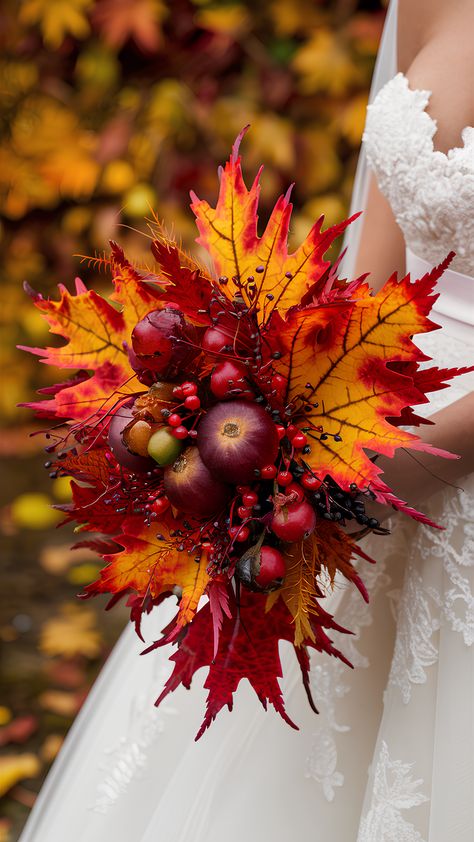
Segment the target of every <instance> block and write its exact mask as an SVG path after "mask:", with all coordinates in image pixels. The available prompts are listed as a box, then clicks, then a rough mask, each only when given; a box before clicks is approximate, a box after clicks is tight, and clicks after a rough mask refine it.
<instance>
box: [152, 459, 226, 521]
mask: <svg viewBox="0 0 474 842" xmlns="http://www.w3.org/2000/svg"><path fill="white" fill-rule="evenodd" d="M164 490H165V494H166V496H167V497H168V499H169V501H170V503H171V505H172V506H175V507H176V508H177V509H180V510H181V511H182V512H186V513H187V514H191V515H195V516H196V517H210V516H211V515H214V514H216V513H217V512H219V511H220V510H221V509H223V508H224V506H225V504H226V503H227V501H228V499H229V497H230V494H231V489H230V488H229V486H228V485H225V483H223V482H220V481H219V480H218V479H216V478H215V477H214V476H212V474H211V472H210V471H209V470H208V468H207V467H206V465H205V464H204V462H203V461H202V459H201V457H200V455H199V451H198V449H197V447H187V448H186V449H185V450H184V451H183V452H182V453H181V455H180V456H179V457H178V458H177V460H176V462H174V464H173V465H170V467H169V468H166V470H165V472H164Z"/></svg>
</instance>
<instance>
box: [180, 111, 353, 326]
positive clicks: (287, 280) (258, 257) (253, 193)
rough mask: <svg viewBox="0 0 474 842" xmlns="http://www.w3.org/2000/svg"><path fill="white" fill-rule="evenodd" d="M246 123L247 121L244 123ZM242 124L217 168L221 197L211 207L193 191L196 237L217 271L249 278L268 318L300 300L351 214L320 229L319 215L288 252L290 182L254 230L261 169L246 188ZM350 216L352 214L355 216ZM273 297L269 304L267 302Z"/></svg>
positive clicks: (323, 267)
mask: <svg viewBox="0 0 474 842" xmlns="http://www.w3.org/2000/svg"><path fill="white" fill-rule="evenodd" d="M247 128H248V127H247ZM245 131H246V129H244V130H243V131H242V132H241V133H240V135H239V136H238V138H237V140H236V141H235V143H234V146H233V149H232V155H231V157H230V159H229V161H228V162H227V163H226V165H225V168H224V169H222V168H221V170H220V188H219V198H218V201H217V204H216V207H215V208H212V207H211V206H210V205H209V203H208V202H206V201H203V200H200V199H198V197H197V196H196V194H195V193H194V192H191V198H192V200H193V202H192V205H191V208H192V210H193V211H194V213H195V215H196V219H197V226H198V229H199V234H200V236H199V238H198V240H197V242H198V243H200V244H201V245H202V246H203V247H204V248H205V249H206V250H207V251H208V252H209V254H210V256H211V258H212V260H213V263H214V268H215V271H216V273H217V275H218V276H225V277H228V278H229V279H230V280H231V281H232V279H233V278H237V279H238V280H239V281H241V282H243V283H244V284H245V283H247V280H248V278H249V277H250V278H252V279H253V281H254V283H255V285H256V292H255V295H249V292H248V291H247V292H246V290H245V288H244V289H243V290H242V292H243V294H244V295H247V299H248V303H249V304H255V303H258V305H259V320H260V321H261V322H262V321H266V319H267V317H268V310H269V308H271V309H273V308H275V307H280V308H281V309H283V310H287V309H288V308H289V307H293V306H294V305H297V304H300V302H301V299H302V298H303V296H304V295H305V294H306V293H307V292H308V290H309V289H310V288H311V287H312V286H313V285H314V284H315V283H316V282H317V281H318V280H319V279H320V278H321V277H322V276H323V275H324V273H325V272H326V270H327V269H328V267H329V265H330V263H329V261H328V260H324V258H323V255H324V254H325V253H326V251H327V250H328V248H329V246H330V245H331V243H332V242H333V241H334V240H335V238H336V237H338V236H339V235H340V234H342V232H343V231H344V230H345V228H346V227H347V226H348V225H349V223H350V222H351V221H352V220H351V219H348V220H345V221H344V222H341V223H339V224H338V225H334V226H332V227H331V228H328V229H327V230H326V231H321V226H322V222H323V218H322V217H321V218H320V219H319V220H318V221H317V222H315V224H314V225H313V227H312V229H311V231H310V232H309V234H308V236H307V237H306V239H305V241H304V242H303V243H302V245H301V246H300V247H299V248H298V249H296V251H295V252H293V253H292V254H289V253H288V229H289V225H290V219H291V213H292V209H293V205H292V204H291V202H290V193H291V188H290V190H288V192H287V193H286V195H285V196H280V198H279V199H278V200H277V202H276V204H275V207H274V209H273V211H272V214H271V216H270V219H269V221H268V224H267V226H266V228H265V231H264V233H263V234H262V236H261V237H259V236H258V233H257V222H258V215H257V210H258V200H259V195H260V184H259V180H260V174H261V172H262V168H260V170H259V171H258V174H257V176H256V178H255V180H254V182H253V184H252V187H251V188H250V190H248V189H247V187H246V186H245V182H244V180H243V177H242V169H241V165H240V156H239V146H240V142H241V140H242V137H243V135H244V133H245ZM353 218H354V217H353ZM270 302H271V304H270Z"/></svg>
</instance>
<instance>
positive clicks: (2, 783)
mask: <svg viewBox="0 0 474 842" xmlns="http://www.w3.org/2000/svg"><path fill="white" fill-rule="evenodd" d="M40 771H41V763H40V761H39V760H38V758H37V757H36V755H35V754H6V755H3V756H2V757H0V796H2V795H5V793H6V792H8V790H9V789H11V788H12V787H13V786H15V784H17V783H18V782H19V781H22V780H23V779H24V778H34V777H36V775H39V773H40Z"/></svg>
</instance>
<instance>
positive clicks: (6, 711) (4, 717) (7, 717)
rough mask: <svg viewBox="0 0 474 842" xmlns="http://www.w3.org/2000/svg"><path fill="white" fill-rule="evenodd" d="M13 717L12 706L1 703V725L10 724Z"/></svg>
mask: <svg viewBox="0 0 474 842" xmlns="http://www.w3.org/2000/svg"><path fill="white" fill-rule="evenodd" d="M11 718H12V712H11V710H10V708H7V707H5V705H0V725H8V723H9V722H10V721H11Z"/></svg>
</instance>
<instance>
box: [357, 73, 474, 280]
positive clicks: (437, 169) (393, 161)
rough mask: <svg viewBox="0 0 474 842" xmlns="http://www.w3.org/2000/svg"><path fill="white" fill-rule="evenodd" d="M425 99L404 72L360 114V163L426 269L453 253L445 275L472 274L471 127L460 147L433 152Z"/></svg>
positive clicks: (473, 176) (473, 139) (473, 197)
mask: <svg viewBox="0 0 474 842" xmlns="http://www.w3.org/2000/svg"><path fill="white" fill-rule="evenodd" d="M430 95H431V92H430V91H421V90H412V89H411V88H410V87H409V86H408V80H407V78H406V77H405V76H404V75H403V73H397V75H396V76H395V77H394V78H393V79H391V80H390V82H388V83H387V84H386V85H385V86H384V87H383V88H382V89H381V90H380V91H379V93H378V95H377V96H376V98H375V100H374V102H373V103H372V104H371V105H370V106H369V107H368V110H367V122H366V128H365V132H364V137H363V141H364V146H365V151H366V154H367V160H368V163H369V166H370V167H371V169H372V170H373V172H374V173H375V176H376V178H377V182H378V184H379V187H380V189H381V191H382V192H383V194H384V195H385V196H386V198H387V199H388V201H389V202H390V205H391V207H392V209H393V212H394V214H395V218H396V220H397V222H398V224H399V226H400V228H401V229H402V231H403V234H404V237H405V241H406V244H407V246H408V248H409V249H410V250H411V251H412V252H413V253H414V254H416V255H418V257H422V258H425V259H426V260H428V261H429V262H430V263H431V265H433V264H434V263H436V262H439V261H441V260H442V259H443V258H444V257H445V256H446V254H447V253H448V252H449V251H451V250H453V251H455V252H456V257H455V259H454V261H453V263H452V269H455V270H456V271H457V272H461V273H463V274H465V275H474V128H469V127H468V128H465V129H464V131H463V132H462V139H463V143H464V145H463V146H462V147H459V148H454V149H451V150H450V151H449V152H448V153H447V154H445V153H444V152H438V151H436V150H435V149H434V147H433V137H434V135H435V134H436V121H435V120H433V119H432V118H431V117H430V116H429V114H427V113H426V111H425V109H426V106H427V104H428V102H429V98H430Z"/></svg>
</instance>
